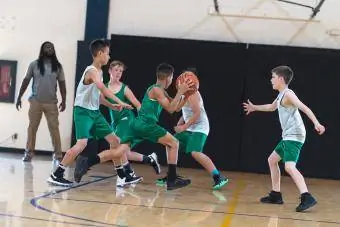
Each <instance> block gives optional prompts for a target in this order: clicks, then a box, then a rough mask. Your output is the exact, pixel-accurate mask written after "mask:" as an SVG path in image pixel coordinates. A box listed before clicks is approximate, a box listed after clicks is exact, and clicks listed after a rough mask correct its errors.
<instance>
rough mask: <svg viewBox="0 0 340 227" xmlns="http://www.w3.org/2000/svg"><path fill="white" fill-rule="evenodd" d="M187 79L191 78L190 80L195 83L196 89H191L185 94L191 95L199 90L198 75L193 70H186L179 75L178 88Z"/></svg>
mask: <svg viewBox="0 0 340 227" xmlns="http://www.w3.org/2000/svg"><path fill="white" fill-rule="evenodd" d="M186 79H189V80H191V81H192V82H193V83H194V89H193V90H190V91H187V92H186V93H185V94H184V95H185V96H190V95H192V94H194V93H195V92H196V91H197V90H198V88H199V80H198V78H197V76H196V75H195V74H194V73H192V72H184V73H182V74H181V75H179V77H177V79H176V88H177V89H178V86H179V85H180V84H181V83H184V81H185V80H186Z"/></svg>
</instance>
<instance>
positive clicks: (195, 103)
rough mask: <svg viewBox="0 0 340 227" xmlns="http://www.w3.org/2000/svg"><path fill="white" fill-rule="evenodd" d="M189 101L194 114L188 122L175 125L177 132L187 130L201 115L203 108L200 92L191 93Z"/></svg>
mask: <svg viewBox="0 0 340 227" xmlns="http://www.w3.org/2000/svg"><path fill="white" fill-rule="evenodd" d="M188 102H189V105H190V108H191V110H192V113H193V114H192V116H191V117H190V118H189V120H188V121H187V122H186V123H184V124H182V125H180V126H176V127H175V131H176V132H177V133H180V132H183V131H185V130H187V129H188V128H189V127H190V126H191V125H192V124H194V123H195V122H196V121H197V120H198V118H199V117H200V114H201V108H200V104H199V96H198V93H197V92H196V93H195V94H193V95H191V96H190V97H189V99H188Z"/></svg>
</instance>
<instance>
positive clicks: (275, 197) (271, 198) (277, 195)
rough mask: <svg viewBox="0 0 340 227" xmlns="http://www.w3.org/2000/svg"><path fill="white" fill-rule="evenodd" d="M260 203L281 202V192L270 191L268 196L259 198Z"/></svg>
mask: <svg viewBox="0 0 340 227" xmlns="http://www.w3.org/2000/svg"><path fill="white" fill-rule="evenodd" d="M260 201H261V203H271V204H283V199H282V194H281V192H275V191H271V192H270V193H269V195H268V196H265V197H262V198H261V199H260Z"/></svg>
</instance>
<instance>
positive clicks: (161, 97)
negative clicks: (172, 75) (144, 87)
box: [149, 81, 193, 113]
mask: <svg viewBox="0 0 340 227" xmlns="http://www.w3.org/2000/svg"><path fill="white" fill-rule="evenodd" d="M192 85H193V83H192V82H191V81H186V82H184V83H182V84H181V85H180V86H179V87H178V90H177V94H176V96H175V97H174V98H173V99H172V100H171V101H169V99H168V98H167V97H166V94H165V92H164V90H163V89H161V88H158V87H154V88H153V89H152V90H151V91H150V94H149V96H150V98H152V99H156V100H157V101H158V103H159V104H160V105H161V106H162V107H163V108H164V109H165V110H166V111H168V112H169V113H173V112H175V111H176V108H177V106H178V103H179V101H180V100H181V96H182V95H183V94H184V93H185V92H187V91H188V90H190V89H191V88H190V87H191V86H192Z"/></svg>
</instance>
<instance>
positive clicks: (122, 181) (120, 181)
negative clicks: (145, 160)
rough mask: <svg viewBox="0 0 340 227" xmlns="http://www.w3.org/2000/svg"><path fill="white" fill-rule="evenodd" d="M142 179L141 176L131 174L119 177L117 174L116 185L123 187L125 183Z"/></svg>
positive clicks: (133, 182) (132, 182)
mask: <svg viewBox="0 0 340 227" xmlns="http://www.w3.org/2000/svg"><path fill="white" fill-rule="evenodd" d="M142 180H143V177H132V176H131V177H124V178H120V177H119V176H117V181H116V186H117V187H124V186H126V185H130V184H136V183H139V182H141V181H142Z"/></svg>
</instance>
